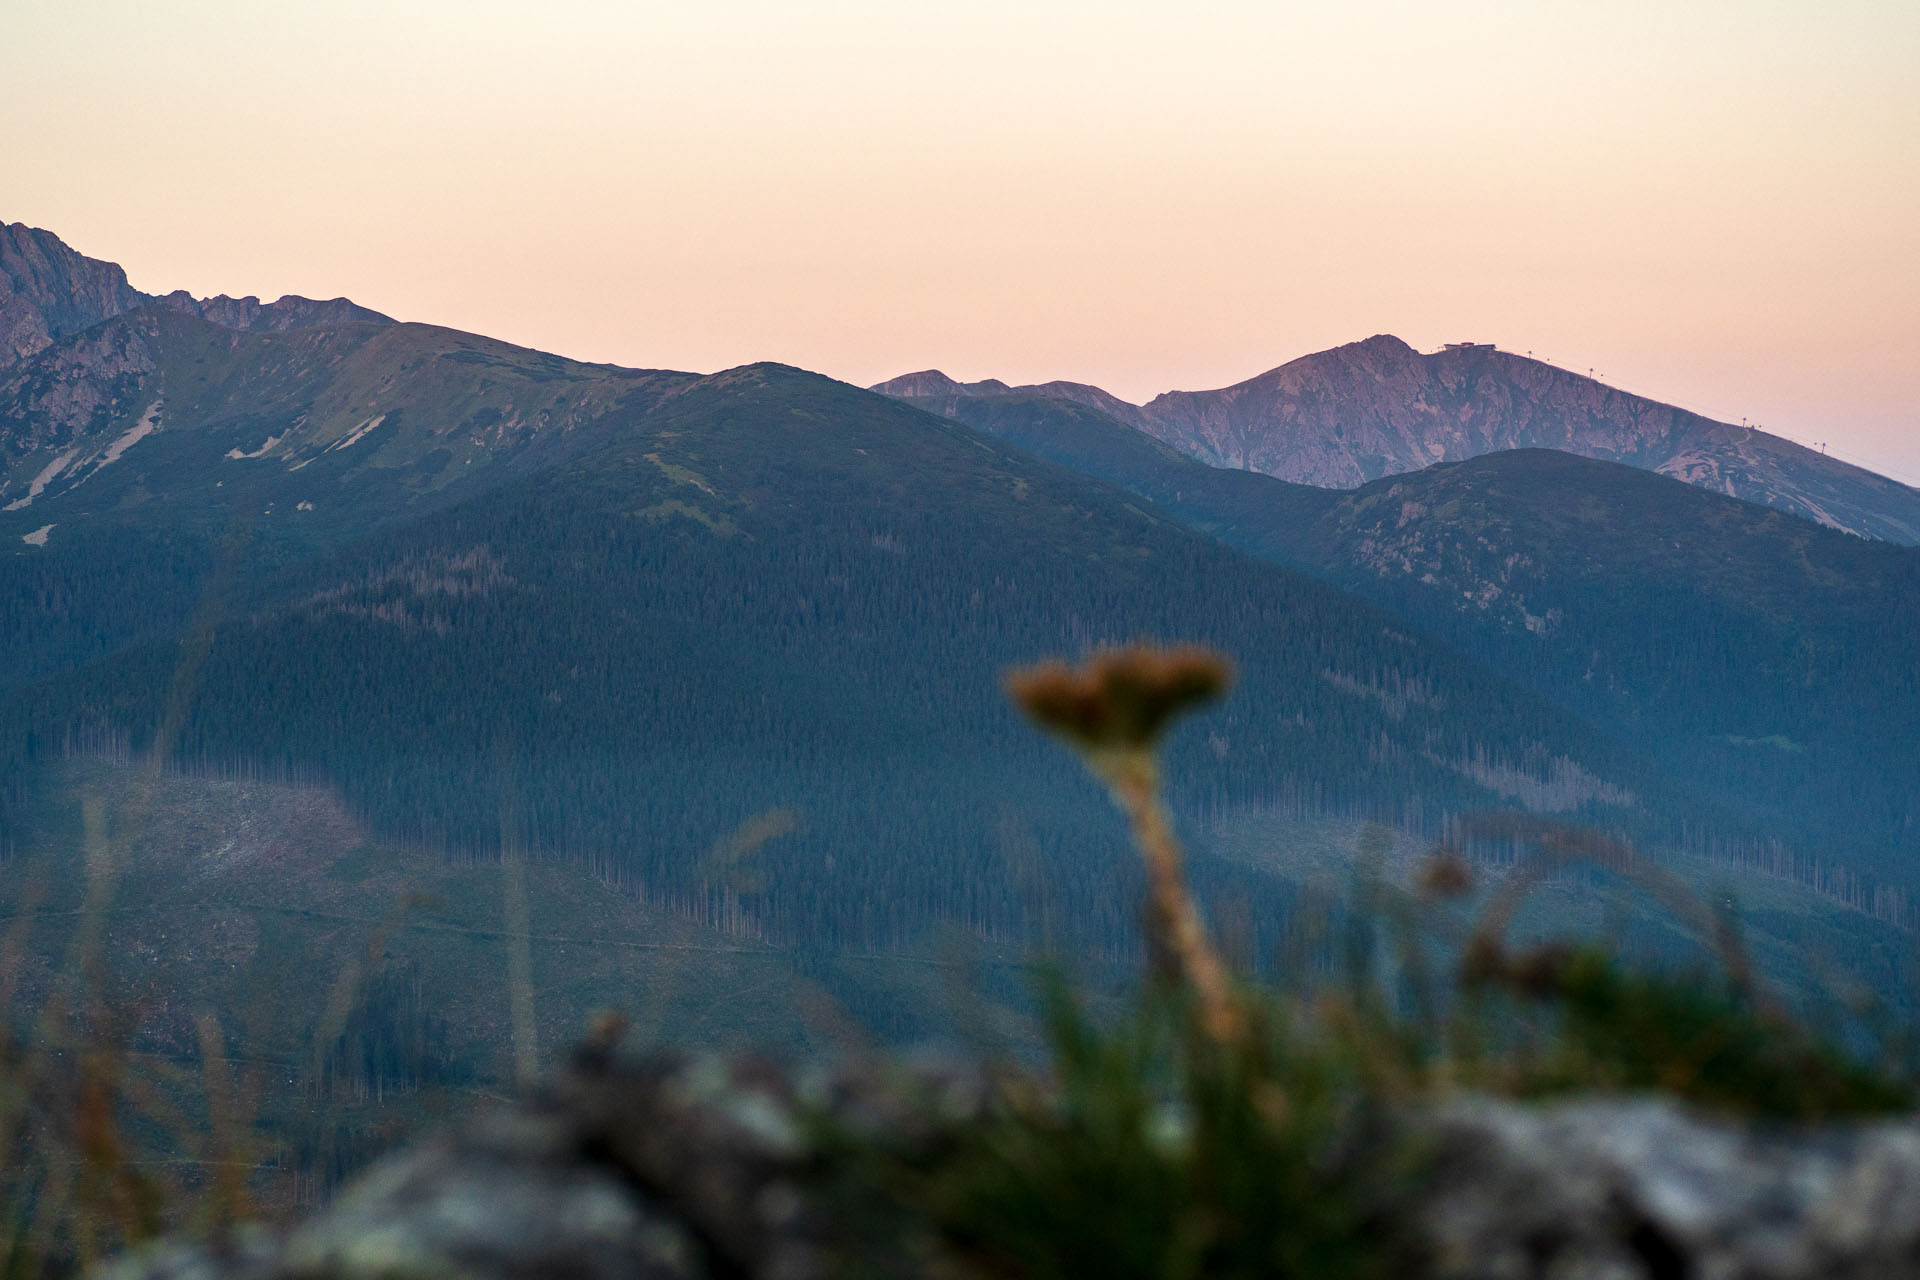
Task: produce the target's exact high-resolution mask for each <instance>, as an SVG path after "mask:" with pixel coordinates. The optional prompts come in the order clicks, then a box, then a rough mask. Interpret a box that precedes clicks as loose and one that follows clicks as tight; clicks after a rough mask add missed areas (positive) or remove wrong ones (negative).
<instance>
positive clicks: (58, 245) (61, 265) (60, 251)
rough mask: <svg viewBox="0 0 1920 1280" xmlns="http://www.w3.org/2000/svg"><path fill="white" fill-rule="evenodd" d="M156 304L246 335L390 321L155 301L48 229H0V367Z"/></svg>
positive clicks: (300, 306) (245, 302)
mask: <svg viewBox="0 0 1920 1280" xmlns="http://www.w3.org/2000/svg"><path fill="white" fill-rule="evenodd" d="M151 303H158V304H159V305H160V306H163V307H166V308H167V309H169V310H172V311H179V312H184V313H185V314H187V315H192V316H198V317H199V318H201V319H202V320H208V321H211V322H212V323H214V324H217V325H220V326H222V327H224V328H228V329H239V330H242V331H244V332H248V333H281V332H285V331H286V330H289V329H308V328H314V327H318V326H321V325H338V324H392V323H393V320H392V318H391V317H388V316H384V315H381V314H380V313H379V312H378V311H371V310H368V309H367V308H366V307H362V306H359V305H357V304H355V303H353V302H351V301H349V300H347V299H346V298H329V299H327V300H325V301H316V300H315V299H312V298H302V297H298V296H296V295H294V294H288V295H287V296H286V297H284V298H281V299H280V300H279V301H278V302H261V301H260V299H258V298H254V297H246V298H230V297H228V296H227V295H225V294H220V295H219V296H217V297H212V298H195V297H194V296H193V295H192V294H190V293H188V292H187V291H186V290H184V289H177V290H175V291H174V292H172V293H169V294H167V295H166V296H164V297H160V298H155V297H154V296H153V295H152V294H149V293H142V292H141V291H140V290H138V289H136V288H134V287H133V286H132V285H130V284H128V283H127V273H126V272H125V271H124V270H123V269H121V267H120V266H119V265H118V264H116V263H112V262H105V261H102V260H101V259H99V258H89V257H87V256H86V255H85V254H83V253H78V252H76V251H74V250H73V249H72V248H71V247H70V246H68V245H67V244H66V243H65V242H64V241H62V240H61V239H60V237H59V236H56V235H54V234H53V233H52V232H51V231H42V230H41V229H40V228H38V227H29V226H27V225H26V224H25V223H20V222H14V223H0V366H5V365H8V364H11V363H13V362H15V361H18V360H23V359H25V358H26V357H28V356H32V355H37V354H39V353H40V352H42V351H44V350H46V349H47V348H48V347H49V346H51V345H53V343H54V342H55V341H57V340H58V339H60V338H63V337H66V336H67V335H68V334H72V333H79V332H81V331H82V330H85V329H90V328H92V327H93V326H94V325H97V324H100V323H101V322H102V321H106V320H111V319H112V318H113V317H114V316H117V315H121V314H123V313H125V312H128V311H132V310H134V309H135V308H137V307H143V306H147V305H148V304H151Z"/></svg>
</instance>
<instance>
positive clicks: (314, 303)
mask: <svg viewBox="0 0 1920 1280" xmlns="http://www.w3.org/2000/svg"><path fill="white" fill-rule="evenodd" d="M159 303H160V305H161V306H163V307H167V308H169V309H170V310H174V311H180V312H184V313H185V314H187V315H190V316H198V317H200V318H201V319H202V320H207V321H211V322H212V323H214V324H217V325H219V326H221V327H222V328H225V329H238V330H240V331H242V332H244V333H284V332H286V331H287V330H289V329H311V328H314V327H316V326H319V325H334V324H392V323H393V317H391V316H386V315H382V314H381V313H380V312H378V311H374V310H371V309H370V308H367V307H363V306H360V305H359V304H357V303H355V302H353V301H351V300H349V299H347V298H328V299H326V300H325V301H318V300H315V299H313V298H303V297H301V296H300V295H299V294H295V293H289V294H287V295H286V296H284V297H282V298H281V299H280V300H279V301H277V302H262V301H260V299H258V298H256V297H253V296H252V295H251V294H249V295H248V296H247V297H244V298H230V297H228V296H227V295H226V294H224V293H222V294H217V295H215V296H214V297H211V298H195V297H194V296H193V295H192V294H190V293H188V292H187V291H186V290H185V289H175V290H174V291H173V292H172V293H169V294H167V295H166V296H165V297H163V298H161V299H159Z"/></svg>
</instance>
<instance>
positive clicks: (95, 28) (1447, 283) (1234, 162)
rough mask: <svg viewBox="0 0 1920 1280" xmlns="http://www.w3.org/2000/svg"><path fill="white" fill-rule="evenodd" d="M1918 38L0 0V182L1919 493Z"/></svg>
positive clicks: (683, 324) (539, 339) (692, 352)
mask: <svg viewBox="0 0 1920 1280" xmlns="http://www.w3.org/2000/svg"><path fill="white" fill-rule="evenodd" d="M1916 67H1920V5H1916V4H1914V3H1912V2H1911V0H1876V2H1875V3H1865V2H1861V0H1835V2H1833V3H1825V4H1820V5H1813V4H1807V3H1791V4H1788V3H1777V2H1775V0H1741V2H1740V3H1730V2H1721V0H1696V2H1694V3H1688V4H1684V5H1673V4H1671V3H1651V2H1646V0H1619V2H1616V3H1610V4H1585V3H1582V4H1549V3H1545V2H1544V0H1534V2H1533V3H1493V2H1490V0H1479V2H1474V0H1460V2H1456V3H1431V2H1420V3H1414V2H1412V0H1409V2H1406V3H1368V2H1366V0H1350V2H1348V3H1342V4H1338V5H1335V4H1324V5H1315V6H1305V5H1299V4H1289V3H1281V2H1278V0H1263V2H1262V3H1244V2H1233V0H1219V2H1215V3H1207V2H1205V0H1188V2H1187V3H1184V4H1170V3H1154V4H1147V3H1126V2H1125V0H1106V2H1105V3H1097V4H1095V3H1055V4H1044V3H1026V4H1014V3H1004V2H1002V0H973V2H972V3H967V4H944V3H932V2H928V0H921V2H917V3H911V4H909V3H898V2H896V0H887V2H886V3H878V2H874V3H853V2H850V0H846V2H839V3H816V4H806V3H800V2H798V0H779V2H775V0H706V3H702V4H698V5H692V4H673V5H663V4H648V3H643V2H640V0H617V2H616V0H598V2H591V3H590V2H584V0H576V2H574V3H546V4H541V5H537V6H536V5H531V4H528V5H507V4H499V3H490V2H489V0H462V2H459V3H453V2H451V0H447V2H441V0H411V2H408V3H395V2H393V0H388V2H387V3H378V4H376V3H357V2H349V0H330V2H329V3H324V4H322V3H306V2H304V0H277V2H276V3H274V4H270V5H269V4H257V3H251V2H249V0H225V2H219V0H175V2H173V3H169V4H167V5H153V4H147V3H140V2H138V0H121V2H119V3H102V2H100V0H21V2H20V3H18V4H16V5H13V6H10V7H9V15H8V20H7V37H6V39H5V41H4V42H3V43H0V128H4V132H5V137H6V138H7V144H6V156H5V161H4V164H0V219H6V220H17V221H25V222H28V223H31V224H34V225H37V226H44V227H47V228H49V229H51V230H53V231H56V232H58V233H59V234H60V235H61V236H63V237H64V238H66V239H67V240H68V241H69V242H70V243H71V244H73V245H74V246H75V247H76V248H78V249H80V250H81V251H82V252H86V253H90V254H94V255H97V256H100V257H106V258H111V259H114V260H116V261H119V262H121V263H122V264H124V265H125V266H126V268H127V270H128V273H129V274H130V276H131V277H132V279H133V282H134V283H135V284H136V285H138V286H140V287H142V288H145V289H150V290H166V289H172V288H175V287H184V288H187V289H190V290H192V291H194V292H196V293H202V294H205V293H216V292H228V293H236V294H245V293H253V294H259V295H261V296H264V297H274V296H278V295H279V294H281V293H286V292H293V293H305V294H310V295H317V296H322V297H330V296H333V295H336V294H345V295H347V296H350V297H352V298H354V299H356V300H357V301H360V302H362V303H365V304H367V305H369V306H373V307H377V308H379V309H381V310H383V311H387V312H389V313H391V314H393V315H396V316H398V317H400V318H402V319H408V320H426V321H433V322H437V323H442V324H449V325H454V326H458V327H460V328H465V329H472V330H476V331H479V332H484V333H489V334H493V335H495V336H498V337H502V338H506V339H509V340H511V341H515V342H521V343H525V344H527V345H529V346H535V347H540V348H544V349H547V350H551V351H557V352H560V353H562V354H566V355H571V356H576V357H581V358H585V359H593V360H609V361H617V362H619V363H622V364H632V365H649V366H670V367H678V368H691V369H701V370H705V369H714V368H720V367H724V366H727V365H732V364H738V363H742V362H745V361H749V360H756V359H776V360H784V361H787V362H790V363H793V364H798V365H803V366H806V367H809V368H813V369H818V370H820V371H822V372H825V373H829V374H833V375H835V376H838V377H843V378H847V379H849V380H851V381H855V382H862V383H864V382H871V381H874V380H876V379H879V378H882V377H885V376H889V375H892V374H895V373H900V372H904V371H907V370H912V369H920V368H926V367H929V366H936V367H939V368H943V369H945V370H946V371H947V372H949V373H951V374H954V375H955V376H958V377H965V378H977V377H987V376H993V377H999V378H1004V379H1006V380H1008V381H1032V380H1043V379H1048V378H1074V379H1079V380H1084V381H1089V382H1097V383H1100V384H1101V385H1104V386H1106V387H1108V388H1109V389H1111V390H1113V391H1115V392H1117V393H1119V394H1121V395H1125V396H1128V397H1131V398H1135V399H1144V398H1146V397H1147V396H1150V395H1152V394H1153V393H1155V392H1157V391H1161V390H1165V389H1169V388H1174V387H1187V388H1193V387H1205V386H1218V385H1222V384H1225V383H1228V382H1233V381H1237V380H1239V379H1241V378H1244V377H1248V376H1251V375H1252V374H1255V373H1258V372H1260V371H1261V370H1264V369H1266V368H1269V367H1271V366H1273V365H1275V364H1278V363H1281V362H1282V361H1285V360H1287V359H1291V358H1293V357H1294V356H1297V355H1301V354H1304V353H1306V352H1308V351H1312V350H1317V349H1320V348H1323V347H1327V346H1331V345H1334V344H1336V343H1339V342H1344V341H1350V340H1352V339H1355V338H1361V337H1365V336H1367V335H1369V334H1372V333H1377V332H1391V333H1396V334H1399V335H1400V336H1401V337H1403V338H1406V339H1407V340H1408V341H1410V342H1412V343H1414V344H1415V345H1416V346H1420V347H1431V346H1435V345H1438V344H1439V343H1441V342H1443V341H1452V340H1458V339H1475V340H1480V341H1493V342H1498V343H1499V344H1501V345H1502V346H1505V347H1508V348H1510V349H1514V350H1519V351H1526V350H1532V351H1535V352H1537V353H1539V354H1542V355H1546V356H1550V357H1552V358H1554V359H1555V360H1557V361H1558V362H1560V363H1562V364H1564V365H1566V366H1568V367H1571V368H1578V369H1580V370H1582V371H1584V370H1586V369H1588V368H1593V369H1594V370H1595V371H1596V372H1598V373H1599V374H1601V375H1602V376H1604V377H1605V378H1606V379H1607V380H1608V381H1610V382H1613V383H1615V384H1616V385H1619V386H1622V387H1625V388H1627V389H1629V390H1633V391H1638V392H1641V393H1643V394H1648V395H1654V396H1658V397H1660V398H1662V399H1667V400H1671V401H1675V402H1677V403H1680V404H1683V405H1685V406H1687V407H1689V408H1692V409H1696V410H1699V411H1701V412H1705V413H1709V414H1712V415H1714V416H1716V417H1720V418H1724V419H1730V420H1734V421H1737V420H1739V419H1740V418H1741V417H1743V416H1744V417H1747V418H1749V419H1752V420H1755V421H1758V422H1759V423H1761V424H1762V425H1764V426H1766V427H1768V428H1770V429H1772V430H1775V431H1778V432H1780V433H1781V434H1784V435H1788V436H1791V437H1793V438H1795V439H1799V440H1803V441H1809V442H1819V441H1827V442H1829V444H1830V446H1831V448H1832V450H1833V452H1835V453H1837V454H1839V455H1840V456H1843V457H1847V458H1850V459H1852V460H1855V461H1859V462H1862V463H1865V464H1867V465H1870V466H1874V467H1876V468H1878V469H1881V470H1884V471H1887V472H1888V473H1890V474H1894V475H1898V476H1900V477H1901V478H1903V479H1906V480H1909V481H1912V482H1920V74H1916V72H1915V68H1916Z"/></svg>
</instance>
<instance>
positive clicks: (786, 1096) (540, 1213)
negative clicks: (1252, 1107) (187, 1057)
mask: <svg viewBox="0 0 1920 1280" xmlns="http://www.w3.org/2000/svg"><path fill="white" fill-rule="evenodd" d="M982 1097H983V1093H982V1091H981V1089H980V1088H979V1085H978V1082H977V1080H975V1079H974V1078H972V1077H969V1076H967V1075H965V1074H959V1073H944V1072H921V1073H918V1074H915V1075H913V1076H911V1077H903V1076H900V1075H897V1074H896V1075H891V1076H890V1075H887V1074H884V1073H882V1072H880V1071H879V1070H876V1069H866V1068H862V1069H849V1070H843V1071H842V1072H840V1073H839V1074H837V1075H832V1076H822V1077H820V1078H819V1079H816V1080H812V1081H808V1082H802V1083H800V1084H796V1083H795V1082H794V1081H793V1080H792V1079H790V1078H789V1077H787V1076H785V1075H783V1074H781V1073H779V1072H777V1071H775V1070H772V1069H771V1068H767V1067H764V1066H759V1065H755V1064H752V1063H745V1062H728V1061H720V1060H716V1059H691V1060H688V1059H668V1058H628V1057H621V1056H618V1055H613V1054H606V1053H589V1054H586V1055H584V1056H583V1057H581V1058H580V1059H579V1060H578V1061H577V1062H576V1063H575V1065H574V1066H573V1067H572V1068H571V1069H570V1070H568V1071H567V1072H565V1073H564V1074H563V1075H562V1076H561V1077H560V1078H559V1079H558V1080H557V1081H556V1083H555V1084H554V1085H553V1086H552V1088H551V1089H550V1090H549V1091H548V1092H547V1093H546V1094H545V1095H544V1096H542V1097H540V1098H538V1099H536V1100H533V1101H530V1102H527V1103H524V1104H518V1105H515V1106H511V1107H502V1108H500V1109H498V1110H496V1111H493V1112H490V1113H488V1114H485V1115H482V1116H479V1117H477V1118H475V1119H473V1120H472V1121H470V1122H469V1123H467V1124H466V1125H465V1126H464V1127H462V1128H460V1129H458V1130H456V1131H454V1132H452V1133H450V1134H448V1135H446V1136H443V1137H441V1138H438V1139H436V1140H433V1141H430V1142H426V1143H423V1144H421V1145H418V1146H416V1147H414V1148H412V1149H410V1150H408V1151H405V1152H402V1153H400V1154H398V1155H396V1156H393V1157H391V1158H389V1159H387V1160H385V1161H383V1162H381V1163H380V1164H379V1165H377V1166H375V1167H374V1168H373V1169H372V1170H370V1171H369V1172H368V1173H367V1174H366V1175H365V1176H364V1177H362V1178H361V1179H360V1180H359V1181H358V1182H357V1183H355V1184H354V1185H352V1186H351V1187H349V1188H348V1189H347V1191H346V1192H345V1193H343V1194H342V1195H341V1196H340V1198H339V1199H338V1200H336V1202H335V1203H334V1204H333V1205H332V1206H331V1207H330V1208H328V1209H327V1210H326V1211H325V1212H323V1213H321V1214H320V1215H319V1216H317V1217H315V1218H314V1219H312V1220H310V1221H309V1222H307V1223H305V1224H304V1225H302V1226H300V1227H299V1228H297V1229H296V1230H294V1231H293V1232H291V1233H290V1234H288V1235H286V1236H284V1237H272V1236H267V1235H264V1234H251V1235H241V1236H238V1237H236V1238H234V1239H231V1240H228V1241H226V1242H224V1243H223V1244H220V1245H218V1246H213V1245H191V1246H189V1245H172V1246H166V1247H163V1248H160V1249H157V1250H153V1251H150V1252H148V1253H146V1254H143V1255H140V1256H137V1257H134V1258H130V1259H126V1260H123V1261H122V1262H120V1263H118V1264H116V1265H115V1266H114V1267H112V1268H110V1269H109V1274H110V1275H111V1276H113V1277H115V1280H136V1278H139V1280H159V1278H161V1277H168V1278H172V1280H187V1278H188V1277H195V1278H204V1280H268V1278H273V1280H281V1278H289V1280H290V1278H292V1277H314V1278H318V1277H338V1278H341V1280H345V1278H348V1277H353V1278H356V1280H357V1278H362V1277H365V1278H371V1277H400V1276H450V1277H451V1276H467V1277H534V1276H542V1277H549V1276H551V1277H580V1278H582V1280H589V1278H591V1280H599V1278H601V1277H608V1278H611V1277H616V1276H619V1277H660V1278H662V1280H665V1278H667V1277H672V1278H674V1280H690V1278H694V1277H743V1278H744V1277H767V1278H769V1280H810V1278H812V1277H825V1276H837V1275H844V1274H848V1273H849V1272H850V1271H856V1270H857V1271H858V1273H860V1274H863V1275H877V1276H887V1275H895V1276H901V1275H920V1274H930V1273H931V1271H932V1268H931V1267H930V1266H929V1264H928V1263H927V1262H926V1260H925V1259H926V1256H927V1255H926V1254H925V1252H924V1250H922V1249H919V1248H915V1247H912V1246H911V1244H910V1243H904V1244H903V1242H911V1241H912V1239H913V1232H912V1231H911V1230H907V1229H903V1224H902V1223H901V1222H900V1221H899V1218H898V1214H897V1211H895V1210H892V1209H889V1208H888V1207H887V1206H886V1205H884V1204H882V1203H879V1202H878V1201H877V1198H876V1197H874V1196H873V1195H872V1193H871V1192H868V1191H864V1190H863V1189H861V1188H860V1186H859V1185H858V1184H857V1183H856V1182H855V1181H853V1180H852V1179H850V1178H847V1177H845V1176H842V1174H843V1171H840V1170H836V1169H835V1167H834V1161H833V1159H832V1157H831V1156H829V1155H828V1154H827V1153H825V1152H824V1151H822V1150H821V1149H820V1148H819V1145H818V1144H817V1143H816V1142H814V1141H813V1140H812V1139H811V1138H810V1134H812V1133H814V1132H815V1131H816V1130H815V1128H814V1126H813V1125H812V1123H811V1122H810V1121H809V1116H819V1115H829V1116H831V1117H832V1118H833V1120H834V1122H835V1123H836V1124H838V1125H839V1126H841V1127H842V1128H843V1129H846V1130H851V1131H854V1132H862V1131H864V1132H868V1133H885V1134H887V1135H888V1137H889V1139H890V1140H891V1141H892V1142H894V1143H895V1144H896V1146H898V1144H901V1143H906V1144H926V1143H937V1142H938V1141H939V1134H940V1129H941V1126H943V1125H947V1124H955V1123H962V1122H964V1120H965V1119H966V1117H967V1116H968V1115H969V1114H973V1113H974V1112H975V1111H976V1110H977V1108H978V1107H979V1106H980V1104H981V1099H982ZM1417 1127H1418V1129H1419V1133H1418V1135H1417V1137H1416V1142H1417V1144H1418V1147H1419V1148H1420V1149H1422V1150H1423V1151H1424V1152H1425V1153H1426V1155H1427V1158H1428V1159H1429V1160H1430V1163H1429V1164H1427V1165H1426V1166H1425V1167H1426V1169H1427V1175H1426V1176H1425V1177H1423V1178H1421V1179H1420V1180H1419V1182H1418V1183H1417V1185H1416V1187H1415V1189H1414V1190H1413V1192H1412V1193H1411V1194H1410V1195H1409V1198H1408V1200H1407V1203H1406V1204H1405V1206H1404V1211H1403V1213H1402V1214H1401V1216H1400V1220H1401V1221H1402V1223H1403V1225H1404V1227H1405V1229H1406V1233H1407V1242H1408V1248H1409V1250H1410V1255H1409V1256H1411V1257H1415V1258H1418V1259H1419V1261H1418V1262H1415V1263H1412V1264H1410V1267H1409V1270H1408V1271H1407V1272H1406V1274H1409V1275H1416V1276H1429V1277H1436V1278H1437V1277H1454V1278H1460V1280H1467V1278H1471V1280H1523V1278H1535V1277H1537V1278H1539V1280H1603V1278H1604V1280H1630V1278H1636V1277H1645V1278H1647V1280H1682V1278H1684V1280H1800V1278H1802V1277H1809V1278H1810V1277H1816V1276H1817V1277H1841V1278H1850V1277H1860V1278H1863V1280H1864V1278H1865V1277H1876V1278H1896V1277H1904V1276H1914V1277H1920V1125H1916V1124H1914V1123H1912V1122H1909V1121H1900V1122H1880V1123H1873V1124H1863V1125H1860V1126H1855V1127H1847V1128H1830V1129H1822V1130H1819V1131H1786V1130H1781V1131H1772V1132H1764V1131H1757V1130H1750V1129H1747V1128H1744V1127H1739V1126H1733V1125H1729V1124H1725V1123H1721V1122H1718V1121H1714V1120H1711V1119H1708V1118H1703V1117H1700V1116H1696V1115H1691V1114H1689V1113H1687V1112H1686V1111H1684V1110H1682V1109H1681V1108H1679V1107H1677V1106H1675V1105H1673V1104H1670V1103H1668V1102H1664V1101H1656V1100H1593V1101H1580V1102H1572V1103H1566V1104H1558V1105H1552V1106H1525V1105H1520V1104H1515V1103H1509V1102H1500V1101H1493V1100H1484V1099H1472V1100H1465V1101H1461V1102H1458V1103H1455V1104H1452V1105H1450V1106H1448V1107H1445V1108H1443V1109H1441V1110H1440V1111H1438V1112H1436V1113H1433V1114H1431V1115H1428V1116H1426V1117H1424V1118H1422V1119H1421V1120H1420V1121H1418V1126H1417ZM889 1215H891V1217H890V1216H889ZM882 1242H887V1243H882ZM944 1274H951V1272H946V1273H944Z"/></svg>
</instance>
